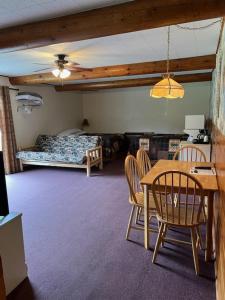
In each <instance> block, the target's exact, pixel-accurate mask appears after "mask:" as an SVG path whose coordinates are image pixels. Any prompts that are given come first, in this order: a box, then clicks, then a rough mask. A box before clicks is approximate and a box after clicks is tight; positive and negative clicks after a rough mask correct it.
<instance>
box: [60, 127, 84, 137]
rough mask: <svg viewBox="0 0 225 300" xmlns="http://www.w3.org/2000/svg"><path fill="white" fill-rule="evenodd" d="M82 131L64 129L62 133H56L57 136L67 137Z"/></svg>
mask: <svg viewBox="0 0 225 300" xmlns="http://www.w3.org/2000/svg"><path fill="white" fill-rule="evenodd" d="M81 131H82V130H81V129H79V128H70V129H66V130H63V131H62V132H60V133H58V136H65V135H66V136H67V135H72V134H78V133H80V132H81Z"/></svg>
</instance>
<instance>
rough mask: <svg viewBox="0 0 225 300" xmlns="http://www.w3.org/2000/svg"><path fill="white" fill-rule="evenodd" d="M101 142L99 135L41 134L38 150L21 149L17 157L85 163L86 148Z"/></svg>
mask: <svg viewBox="0 0 225 300" xmlns="http://www.w3.org/2000/svg"><path fill="white" fill-rule="evenodd" d="M99 144H100V138H99V136H84V135H82V136H78V137H77V136H50V135H39V136H38V138H37V141H36V144H35V147H36V149H37V150H36V151H20V152H18V153H17V155H16V157H17V158H19V159H23V160H32V161H54V162H64V163H75V164H83V163H84V162H85V160H86V150H89V149H92V148H95V147H97V146H98V145H99Z"/></svg>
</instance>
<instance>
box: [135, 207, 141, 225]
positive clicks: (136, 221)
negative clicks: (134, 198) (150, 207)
mask: <svg viewBox="0 0 225 300" xmlns="http://www.w3.org/2000/svg"><path fill="white" fill-rule="evenodd" d="M139 218H140V207H137V208H136V214H135V224H138V221H139Z"/></svg>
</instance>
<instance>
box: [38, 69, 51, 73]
mask: <svg viewBox="0 0 225 300" xmlns="http://www.w3.org/2000/svg"><path fill="white" fill-rule="evenodd" d="M51 69H52V68H44V69H39V70H36V71H34V73H36V72H41V71H46V70H51Z"/></svg>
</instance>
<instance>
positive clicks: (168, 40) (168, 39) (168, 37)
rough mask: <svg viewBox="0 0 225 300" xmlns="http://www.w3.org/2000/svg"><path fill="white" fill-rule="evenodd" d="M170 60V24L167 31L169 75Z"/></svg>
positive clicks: (167, 68)
mask: <svg viewBox="0 0 225 300" xmlns="http://www.w3.org/2000/svg"><path fill="white" fill-rule="evenodd" d="M169 61H170V26H168V31H167V62H166V73H167V75H169Z"/></svg>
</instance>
